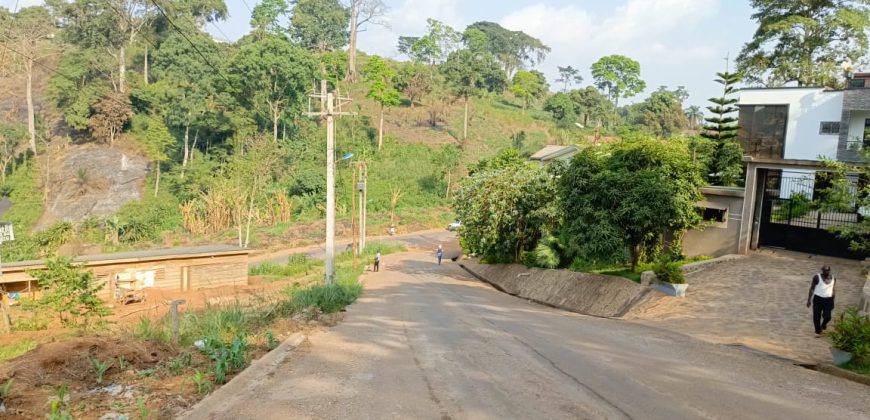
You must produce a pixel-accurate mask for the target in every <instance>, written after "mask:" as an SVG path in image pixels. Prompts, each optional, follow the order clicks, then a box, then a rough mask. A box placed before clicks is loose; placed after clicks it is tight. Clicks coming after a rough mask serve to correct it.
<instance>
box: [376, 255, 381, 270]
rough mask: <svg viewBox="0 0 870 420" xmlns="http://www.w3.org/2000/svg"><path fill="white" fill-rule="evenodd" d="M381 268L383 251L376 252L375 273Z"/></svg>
mask: <svg viewBox="0 0 870 420" xmlns="http://www.w3.org/2000/svg"><path fill="white" fill-rule="evenodd" d="M380 269H381V251H378V252H377V253H376V254H375V273H377V272H378V271H379V270H380Z"/></svg>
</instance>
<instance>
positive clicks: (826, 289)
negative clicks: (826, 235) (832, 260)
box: [807, 265, 836, 336]
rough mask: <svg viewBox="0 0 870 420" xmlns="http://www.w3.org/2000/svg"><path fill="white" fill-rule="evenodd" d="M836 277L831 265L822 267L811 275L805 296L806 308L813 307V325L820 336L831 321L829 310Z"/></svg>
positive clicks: (831, 305) (831, 307)
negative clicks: (810, 281)
mask: <svg viewBox="0 0 870 420" xmlns="http://www.w3.org/2000/svg"><path fill="white" fill-rule="evenodd" d="M835 282H836V279H834V276H833V275H832V274H831V267H829V266H827V265H826V266H824V267H822V272H821V273H819V274H816V275H815V276H813V281H812V283H811V284H810V293H809V296H807V308H809V307H810V306H812V307H813V326H814V327H815V328H816V336H821V335H822V333H823V332H824V331H825V330H826V329H827V328H828V322H831V311H833V310H834V296H835V293H834V283H835Z"/></svg>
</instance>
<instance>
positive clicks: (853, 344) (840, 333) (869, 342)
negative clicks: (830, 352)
mask: <svg viewBox="0 0 870 420" xmlns="http://www.w3.org/2000/svg"><path fill="white" fill-rule="evenodd" d="M828 339H829V340H831V345H832V346H834V347H835V348H838V349H840V350H843V351H846V352H849V353H852V356H853V358H854V359H855V360H856V361H857V362H859V363H864V364H866V363H870V318H868V316H867V315H864V314H862V313H861V312H860V311H858V308H856V307H849V308H847V309H846V310H845V311H843V313H841V314H840V315H839V316H837V318H836V319H835V320H834V323H833V325H832V328H831V329H830V331H828Z"/></svg>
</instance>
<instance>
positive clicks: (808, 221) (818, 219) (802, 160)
mask: <svg viewBox="0 0 870 420" xmlns="http://www.w3.org/2000/svg"><path fill="white" fill-rule="evenodd" d="M738 105H739V109H740V112H739V125H740V130H739V131H738V138H739V141H740V144H741V145H742V146H743V149H744V151H745V154H746V155H747V158H746V160H747V163H748V164H747V174H746V194H745V198H744V205H743V207H744V208H743V213H742V220H744V221H751V223H743V224H742V226H741V235H740V247H741V251H746V250H748V249H749V248H755V247H757V246H774V247H782V248H789V249H795V250H799V251H805V252H812V253H819V254H828V255H837V256H851V257H856V258H857V257H861V255H857V254H856V253H854V252H852V251H851V250H849V247H848V241H846V240H843V239H842V238H840V237H838V236H837V235H835V234H834V233H832V232H831V227H833V226H839V225H843V224H849V223H857V222H858V221H860V220H861V218H862V217H863V215H862V213H865V212H864V211H862V210H861V209H858V208H854V209H852V211H845V210H841V211H837V212H834V211H819V210H818V207H817V206H813V205H812V204H808V203H809V202H811V201H813V200H817V199H819V198H820V196H821V195H822V194H824V191H825V189H826V188H828V187H829V186H830V177H829V176H828V175H827V169H828V168H827V167H826V166H825V165H824V164H823V161H824V160H839V161H843V162H851V163H859V162H862V153H861V150H863V149H864V148H865V147H870V73H859V74H856V75H855V76H854V78H852V79H851V80H850V81H849V84H848V87H847V88H846V89H844V90H832V89H827V88H822V87H783V88H747V89H743V90H741V92H740V100H739V102H738ZM853 181H854V182H855V185H856V186H857V185H860V183H862V182H865V180H863V179H860V178H859V177H857V176H855V177H854V179H853ZM855 190H856V191H857V190H858V189H857V188H856V189H855Z"/></svg>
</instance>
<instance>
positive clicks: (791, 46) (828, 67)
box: [737, 0, 870, 86]
mask: <svg viewBox="0 0 870 420" xmlns="http://www.w3.org/2000/svg"><path fill="white" fill-rule="evenodd" d="M751 5H752V7H753V8H754V9H755V10H756V12H755V14H753V15H752V19H753V20H755V21H756V22H758V29H757V30H756V32H755V35H754V36H753V37H752V40H751V41H749V42H748V43H746V45H744V46H743V50H742V51H741V52H740V56H738V58H737V64H738V70H739V71H740V73H741V74H743V75H744V77H745V78H746V80H747V81H748V82H750V83H763V84H765V85H768V86H782V85H784V84H786V83H790V82H794V83H797V84H798V86H823V85H830V86H837V85H838V84H840V83H839V81H838V79H840V76H842V70H841V67H840V66H841V64H842V63H844V62H846V61H851V62H857V61H858V60H859V59H860V58H861V57H862V56H864V54H865V53H866V52H867V48H868V41H867V30H868V29H870V9H868V5H870V1H867V0H813V1H809V0H804V1H797V2H796V1H791V0H752V1H751Z"/></svg>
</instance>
